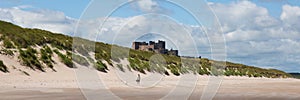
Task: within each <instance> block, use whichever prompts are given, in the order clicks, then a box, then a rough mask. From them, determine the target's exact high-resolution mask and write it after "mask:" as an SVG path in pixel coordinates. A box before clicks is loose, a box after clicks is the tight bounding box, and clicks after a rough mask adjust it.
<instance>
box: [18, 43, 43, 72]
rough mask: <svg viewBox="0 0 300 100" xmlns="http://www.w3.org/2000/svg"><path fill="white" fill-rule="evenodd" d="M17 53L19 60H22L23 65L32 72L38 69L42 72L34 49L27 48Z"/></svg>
mask: <svg viewBox="0 0 300 100" xmlns="http://www.w3.org/2000/svg"><path fill="white" fill-rule="evenodd" d="M19 52H20V55H19V59H21V60H22V64H23V65H25V66H28V67H30V68H31V69H33V70H35V69H38V70H40V71H43V72H44V69H43V66H42V64H41V63H40V61H39V60H38V58H37V56H36V54H37V51H36V50H35V49H33V48H31V47H27V49H26V50H22V49H19Z"/></svg>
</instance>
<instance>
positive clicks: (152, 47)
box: [132, 40, 178, 56]
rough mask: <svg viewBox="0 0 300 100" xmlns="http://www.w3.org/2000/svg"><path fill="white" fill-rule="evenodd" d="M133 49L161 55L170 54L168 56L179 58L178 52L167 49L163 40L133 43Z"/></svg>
mask: <svg viewBox="0 0 300 100" xmlns="http://www.w3.org/2000/svg"><path fill="white" fill-rule="evenodd" d="M132 49H135V50H142V51H153V52H156V53H160V54H168V55H175V56H178V50H173V49H171V50H168V49H166V42H165V41H161V40H158V42H155V41H149V43H146V42H133V43H132Z"/></svg>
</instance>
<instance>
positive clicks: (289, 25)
mask: <svg viewBox="0 0 300 100" xmlns="http://www.w3.org/2000/svg"><path fill="white" fill-rule="evenodd" d="M188 1H189V2H188ZM192 1H193V2H192ZM0 20H3V21H8V22H12V23H14V24H17V25H20V26H22V27H27V28H40V29H45V30H49V31H52V32H56V33H62V34H66V35H71V36H80V37H83V38H87V39H91V40H96V41H100V42H105V43H112V44H118V45H122V46H127V47H130V45H131V42H132V41H134V40H141V41H142V40H145V41H148V40H158V39H160V40H165V41H167V48H169V49H171V48H173V49H179V53H180V55H185V56H203V57H207V58H212V57H211V54H212V53H214V52H212V51H211V50H212V48H213V47H215V44H216V45H219V47H224V48H221V49H222V50H223V51H224V52H225V53H226V60H228V61H232V62H237V63H242V64H247V65H253V66H259V67H263V68H275V69H280V70H283V71H286V72H300V50H299V49H300V1H299V0H251V1H245V0H207V1H206V0H203V1H202V0H185V1H183V0H169V1H165V0H141V1H134V0H93V1H92V0H0ZM214 33H216V34H214ZM215 35H218V36H219V37H221V38H218V40H214V39H213V38H209V37H210V36H215ZM219 40H220V41H219ZM223 40H224V41H223ZM219 42H225V43H224V44H222V43H221V45H220V44H217V43H219Z"/></svg>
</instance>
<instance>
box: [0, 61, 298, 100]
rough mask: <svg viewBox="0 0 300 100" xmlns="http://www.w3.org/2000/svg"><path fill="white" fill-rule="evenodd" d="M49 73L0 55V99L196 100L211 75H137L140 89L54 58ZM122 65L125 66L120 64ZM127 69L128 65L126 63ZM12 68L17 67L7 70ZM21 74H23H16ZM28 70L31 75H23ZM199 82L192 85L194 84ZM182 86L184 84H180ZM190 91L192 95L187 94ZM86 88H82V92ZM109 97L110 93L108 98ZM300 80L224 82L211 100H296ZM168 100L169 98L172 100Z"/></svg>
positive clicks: (123, 78) (126, 79)
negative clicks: (4, 67)
mask: <svg viewBox="0 0 300 100" xmlns="http://www.w3.org/2000/svg"><path fill="white" fill-rule="evenodd" d="M54 58H55V59H54V60H55V61H56V62H57V63H56V64H55V69H56V70H57V72H53V71H51V70H50V69H47V72H39V71H32V70H31V69H28V68H26V67H24V66H21V65H19V63H18V62H16V61H17V60H16V59H17V58H8V57H5V56H0V59H1V60H3V61H4V63H5V64H6V65H7V66H10V71H11V72H10V73H2V72H0V100H85V99H87V98H88V99H128V100H141V99H144V100H156V99H170V98H168V97H165V96H166V95H168V94H169V93H170V92H171V91H172V90H176V89H178V90H180V91H181V92H178V93H177V94H176V93H175V94H174V96H172V97H174V98H175V99H182V98H185V97H187V98H185V99H192V100H197V99H200V97H201V95H202V93H203V92H204V89H205V87H207V86H208V83H209V79H210V76H188V77H189V78H191V79H188V78H187V79H186V80H183V82H182V81H179V80H181V79H182V77H184V76H181V77H178V76H174V75H171V76H162V75H160V74H153V73H147V74H146V75H144V74H141V77H142V81H141V83H140V84H138V83H136V82H135V79H136V75H137V74H138V73H137V72H134V71H133V72H130V71H128V70H125V73H122V72H120V71H118V70H116V69H117V68H113V67H109V69H110V71H109V72H108V73H103V72H98V71H95V70H92V69H90V68H86V67H79V68H77V69H71V68H67V67H66V66H65V65H63V64H62V63H60V62H59V60H58V59H57V57H54ZM124 63H125V62H123V64H124ZM125 64H126V63H125ZM11 66H15V68H13V67H11ZM20 70H21V71H20ZM22 71H26V72H27V73H29V74H30V76H26V75H24V73H23V72H22ZM195 78H196V79H197V80H196V81H195V80H194V79H195ZM180 82H182V83H180ZM191 87H193V90H192V91H190V92H191V94H190V95H186V94H189V93H187V92H185V91H189V89H190V88H191ZM80 88H84V89H82V90H81V89H80ZM109 93H110V94H109ZM299 94H300V80H298V79H279V78H278V79H269V78H249V77H238V76H233V77H223V78H222V82H221V83H220V86H219V88H218V91H217V92H216V95H215V96H214V98H213V99H214V100H283V99H284V100H285V99H288V100H291V99H294V100H300V95H299ZM174 98H171V99H174Z"/></svg>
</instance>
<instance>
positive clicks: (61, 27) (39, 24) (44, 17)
mask: <svg viewBox="0 0 300 100" xmlns="http://www.w3.org/2000/svg"><path fill="white" fill-rule="evenodd" d="M25 8H28V6H19V7H12V8H0V20H4V21H8V22H12V23H14V24H17V25H20V26H22V27H28V28H40V29H45V30H49V31H52V32H57V33H66V34H70V33H72V32H73V30H74V29H73V27H74V25H75V23H76V20H75V19H73V18H70V17H67V16H65V15H64V13H62V12H58V11H52V10H37V11H27V10H24V9H25Z"/></svg>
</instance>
